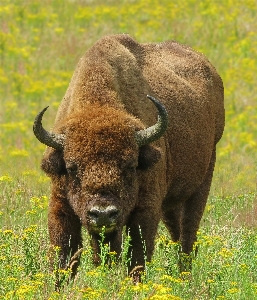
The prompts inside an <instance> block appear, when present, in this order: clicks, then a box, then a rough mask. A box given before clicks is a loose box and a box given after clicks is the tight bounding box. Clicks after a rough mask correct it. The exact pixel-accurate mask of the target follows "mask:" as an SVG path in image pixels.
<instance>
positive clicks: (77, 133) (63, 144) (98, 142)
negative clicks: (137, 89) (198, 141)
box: [33, 96, 167, 233]
mask: <svg viewBox="0 0 257 300" xmlns="http://www.w3.org/2000/svg"><path fill="white" fill-rule="evenodd" d="M148 97H149V98H150V99H151V100H152V101H153V103H154V104H155V106H156V107H157V108H158V111H159V117H158V121H157V123H156V124H155V125H153V126H151V127H149V128H147V129H141V130H140V128H142V124H141V122H140V121H139V120H137V119H135V118H134V117H132V116H131V115H129V114H128V113H127V112H124V111H121V110H117V109H115V108H113V107H109V106H99V105H95V104H90V105H88V107H85V108H84V109H83V111H81V112H79V113H73V114H71V115H70V116H69V117H68V118H67V119H65V120H64V121H63V122H62V124H60V126H59V127H58V129H57V131H58V132H59V134H56V133H49V132H48V131H46V130H45V129H44V128H43V127H42V123H41V121H42V117H43V114H44V112H45V110H46V108H45V109H44V110H43V111H42V112H40V113H39V114H38V116H37V117H36V119H35V123H34V127H33V130H34V134H35V136H36V137H37V139H38V140H39V141H40V142H42V143H44V144H46V145H47V146H49V147H51V148H48V151H47V155H45V157H44V159H43V161H42V169H43V170H44V171H45V172H46V173H47V174H48V175H50V176H51V177H52V178H53V180H54V182H58V186H61V188H60V190H61V191H62V192H61V193H62V197H63V198H64V199H67V201H68V202H69V204H70V206H71V207H72V209H73V210H74V212H75V214H76V215H78V216H79V218H80V219H81V222H82V224H84V225H85V226H86V227H87V228H88V230H89V231H90V232H91V233H99V232H101V230H102V228H103V226H104V227H105V231H106V233H110V232H113V231H115V230H117V229H119V228H121V227H122V226H123V225H124V224H125V223H126V220H127V218H128V217H129V214H130V213H131V211H132V210H133V209H134V208H135V206H136V203H137V195H138V173H139V172H141V170H142V169H147V168H149V166H151V165H153V164H154V163H155V162H157V161H158V159H159V157H160V152H159V151H158V150H157V149H156V148H154V147H152V146H149V143H151V142H153V141H154V140H157V139H159V138H160V137H161V136H162V135H163V133H164V132H165V130H166V128H167V112H166V110H165V108H164V107H163V106H162V105H161V104H160V102H159V101H157V100H156V99H154V98H153V97H150V96H148Z"/></svg>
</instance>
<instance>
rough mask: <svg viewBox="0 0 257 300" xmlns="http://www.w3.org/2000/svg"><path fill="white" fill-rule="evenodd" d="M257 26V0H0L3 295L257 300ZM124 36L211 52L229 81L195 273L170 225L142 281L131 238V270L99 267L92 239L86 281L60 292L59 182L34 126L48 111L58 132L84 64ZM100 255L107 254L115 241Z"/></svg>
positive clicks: (82, 273)
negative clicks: (51, 258) (136, 277)
mask: <svg viewBox="0 0 257 300" xmlns="http://www.w3.org/2000/svg"><path fill="white" fill-rule="evenodd" d="M256 18H257V2H256V0H244V1H231V0H224V1H214V0H204V1H199V0H198V1H196V0H181V1H170V0H161V1H157V0H148V1H145V0H122V1H117V0H105V1H102V0H95V1H92V0H67V1H62V0H51V1H49V0H42V1H39V0H26V1H21V0H2V1H1V2H0V225H1V226H0V270H1V272H0V273H1V274H0V299H49V300H50V299H190V300H191V299H255V298H257V275H256V265H257V230H256V227H257V221H256V215H257V205H256V163H257V96H256V95H257V85H256V80H255V78H256V74H257V32H256ZM113 33H129V34H131V35H132V36H133V37H135V38H136V39H137V40H138V41H140V42H159V41H163V40H167V39H173V40H177V41H179V42H181V43H184V44H188V45H190V46H191V47H193V48H195V49H196V50H198V51H200V52H202V53H204V54H205V55H206V56H207V57H208V59H209V60H210V61H211V62H212V63H213V65H214V66H215V67H216V69H217V70H218V72H219V73H220V75H221V77H222V79H223V82H224V87H225V108H226V128H225V132H224V135H223V138H222V140H221V141H220V143H219V145H218V153H217V164H216V168H215V173H214V179H213V184H212V189H211V193H210V197H209V202H208V205H207V207H206V210H205V214H204V217H203V220H202V223H201V228H200V230H199V232H198V242H197V244H198V246H199V251H198V255H197V256H196V257H195V258H194V262H193V271H192V274H189V273H185V274H182V276H180V274H178V270H177V265H176V262H177V255H176V251H177V247H178V245H177V244H175V243H172V242H171V241H170V239H169V237H168V235H167V232H166V230H165V228H164V227H163V225H162V224H161V225H160V228H159V231H158V236H157V237H156V250H155V253H154V257H153V261H152V262H151V263H149V264H147V266H146V267H147V268H146V273H145V274H144V276H143V277H144V278H143V283H142V284H139V285H137V286H133V285H132V284H131V281H130V279H129V278H128V277H127V276H126V258H125V253H126V249H127V247H128V243H129V238H127V237H124V245H123V247H124V251H123V257H122V262H121V263H119V264H118V263H117V257H116V255H115V253H111V256H112V265H113V267H112V268H108V267H106V266H105V265H101V266H100V267H98V268H94V267H93V265H92V262H91V249H90V247H89V245H88V244H87V243H86V244H85V247H84V250H83V253H82V263H81V267H80V270H79V273H78V276H77V278H76V279H75V282H74V283H70V284H69V285H67V286H65V287H64V289H63V290H62V291H61V292H60V293H57V292H55V291H54V285H53V282H54V274H52V273H51V272H50V271H49V269H48V264H49V262H48V248H49V239H48V233H47V204H48V199H49V194H50V186H49V183H50V182H49V179H48V178H47V177H46V176H45V175H44V174H43V172H42V171H41V170H40V167H39V165H40V159H41V157H42V154H43V152H44V149H45V147H44V146H43V145H42V144H40V143H39V142H38V141H37V140H36V139H35V137H34V136H33V133H32V124H33V120H34V117H35V116H36V114H37V113H38V112H39V111H40V110H41V109H42V108H44V107H46V106H47V105H49V106H50V108H49V111H48V113H47V114H46V116H45V117H44V125H45V127H46V128H48V129H50V128H51V126H52V124H53V122H54V118H55V113H56V111H57V108H58V105H59V103H60V101H61V99H62V97H63V95H64V93H65V90H66V89H67V86H68V84H69V80H70V78H71V76H72V73H73V71H74V69H75V66H76V64H77V62H78V60H79V58H80V57H81V56H82V55H83V53H84V52H85V51H86V49H88V48H89V47H90V46H91V45H92V44H93V43H94V42H95V41H96V40H97V39H98V38H100V37H101V36H103V35H105V34H113ZM85 235H86V233H85ZM56 251H58V249H56ZM101 251H102V253H101V255H102V257H105V256H106V255H107V254H108V252H109V250H108V245H102V250H101ZM68 275H69V271H65V272H63V276H64V277H65V276H67V277H68Z"/></svg>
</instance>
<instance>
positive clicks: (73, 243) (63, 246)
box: [48, 196, 82, 289]
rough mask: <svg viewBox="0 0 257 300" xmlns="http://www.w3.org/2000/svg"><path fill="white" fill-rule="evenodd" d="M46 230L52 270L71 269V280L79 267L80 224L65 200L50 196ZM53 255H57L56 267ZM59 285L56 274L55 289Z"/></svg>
mask: <svg viewBox="0 0 257 300" xmlns="http://www.w3.org/2000/svg"><path fill="white" fill-rule="evenodd" d="M48 229H49V236H50V242H51V247H52V250H51V252H52V253H51V259H50V261H51V268H52V270H55V269H57V270H58V269H67V268H71V278H73V277H74V276H75V274H76V271H77V268H78V265H79V259H80V252H78V250H79V249H81V248H82V238H81V223H80V220H79V218H78V217H77V216H76V215H75V214H74V212H73V210H72V209H71V207H70V206H69V204H68V202H67V200H66V199H59V198H58V197H54V196H52V199H51V201H50V205H49V213H48ZM55 253H58V261H57V266H56V265H55V261H56V259H55ZM71 260H72V261H71ZM57 273H58V272H57ZM60 284H61V279H60V278H59V275H58V274H57V280H56V288H57V289H59V287H60Z"/></svg>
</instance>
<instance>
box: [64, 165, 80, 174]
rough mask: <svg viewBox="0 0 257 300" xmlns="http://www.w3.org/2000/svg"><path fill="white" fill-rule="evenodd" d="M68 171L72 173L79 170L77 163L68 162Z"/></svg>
mask: <svg viewBox="0 0 257 300" xmlns="http://www.w3.org/2000/svg"><path fill="white" fill-rule="evenodd" d="M66 169H67V172H68V173H70V174H74V173H76V172H77V169H78V167H77V165H76V164H75V163H66Z"/></svg>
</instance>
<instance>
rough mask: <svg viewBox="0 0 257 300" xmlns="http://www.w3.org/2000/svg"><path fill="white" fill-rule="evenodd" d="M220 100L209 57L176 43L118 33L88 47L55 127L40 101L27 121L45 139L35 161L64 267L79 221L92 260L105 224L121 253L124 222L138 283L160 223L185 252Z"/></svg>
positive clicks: (192, 237)
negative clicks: (46, 186)
mask: <svg viewBox="0 0 257 300" xmlns="http://www.w3.org/2000/svg"><path fill="white" fill-rule="evenodd" d="M146 95H151V96H148V98H149V99H150V100H151V101H150V100H149V99H147V97H146ZM223 98H224V90H223V83H222V80H221V78H220V76H219V75H218V74H217V72H216V70H215V68H214V67H213V66H212V65H211V63H210V62H209V61H208V60H207V59H206V57H205V56H204V55H203V54H201V53H198V52H196V51H194V50H193V49H191V48H190V47H188V46H185V45H182V44H179V43H178V42H176V41H165V42H162V43H145V44H140V43H138V42H137V41H135V40H134V39H133V38H131V37H130V36H129V35H127V34H118V35H111V36H106V37H103V38H101V39H100V40H98V41H97V42H96V43H95V44H94V45H93V46H92V47H91V48H90V49H89V50H88V51H87V52H86V53H85V54H84V56H83V57H82V58H81V59H80V61H79V63H78V65H77V67H76V69H75V72H74V74H73V77H72V79H71V82H70V84H69V87H68V89H67V91H66V94H65V95H64V98H63V100H62V102H61V104H60V106H59V109H58V112H57V116H56V119H55V123H54V127H53V130H52V132H48V131H47V130H45V129H44V128H43V126H42V118H43V114H44V112H45V110H46V108H45V109H44V110H43V111H42V112H40V113H39V114H38V115H37V117H36V118H35V122H34V127H33V130H34V134H35V136H36V137H37V139H38V140H39V141H40V142H41V143H43V144H45V145H47V146H48V148H47V149H46V151H45V153H44V157H43V160H42V163H41V167H42V169H43V170H44V172H45V173H46V174H47V175H48V176H50V178H51V181H52V194H51V200H50V203H49V214H48V227H49V235H50V242H51V245H53V246H59V247H60V252H59V266H60V268H66V267H67V265H69V257H72V256H74V254H76V253H77V251H78V249H80V248H81V247H82V237H81V227H82V226H85V227H86V228H87V230H88V232H89V235H90V241H91V245H92V248H93V261H94V263H95V264H96V265H97V264H99V263H100V257H99V250H100V249H99V247H100V246H99V239H100V236H99V235H100V234H101V232H102V230H103V228H104V231H105V242H106V243H109V245H110V251H115V252H116V253H117V254H118V255H119V254H120V253H121V244H122V232H123V228H124V226H125V228H126V230H127V231H129V234H130V236H131V242H130V249H129V255H130V256H131V262H130V265H129V267H128V269H129V272H131V271H133V270H137V271H134V272H132V276H134V277H133V278H134V281H137V280H139V275H138V270H141V269H143V266H144V265H145V258H146V260H150V259H151V256H152V253H153V250H154V239H155V235H156V232H157V227H158V224H159V222H160V220H162V221H163V223H164V224H165V225H166V227H167V229H168V231H169V233H170V235H171V238H172V240H173V241H175V242H179V244H180V247H181V250H180V251H181V253H185V254H190V253H191V252H192V250H193V244H194V242H195V241H196V232H197V230H198V228H199V223H200V220H201V217H202V215H203V211H204V208H205V205H206V201H207V197H208V194H209V189H210V185H211V180H212V175H213V170H214V165H215V159H216V144H217V142H218V141H219V140H220V138H221V136H222V133H223V129H224V103H223V102H224V101H223V100H224V99H223ZM157 99H158V100H157ZM157 111H158V120H156V118H157ZM77 256H78V257H77V259H76V260H75V261H74V263H73V264H72V272H73V273H72V274H73V276H74V275H75V274H76V271H77V267H78V264H79V255H77ZM138 266H141V267H140V268H141V269H140V268H137V267H138ZM181 270H185V268H184V267H183V266H181Z"/></svg>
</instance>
